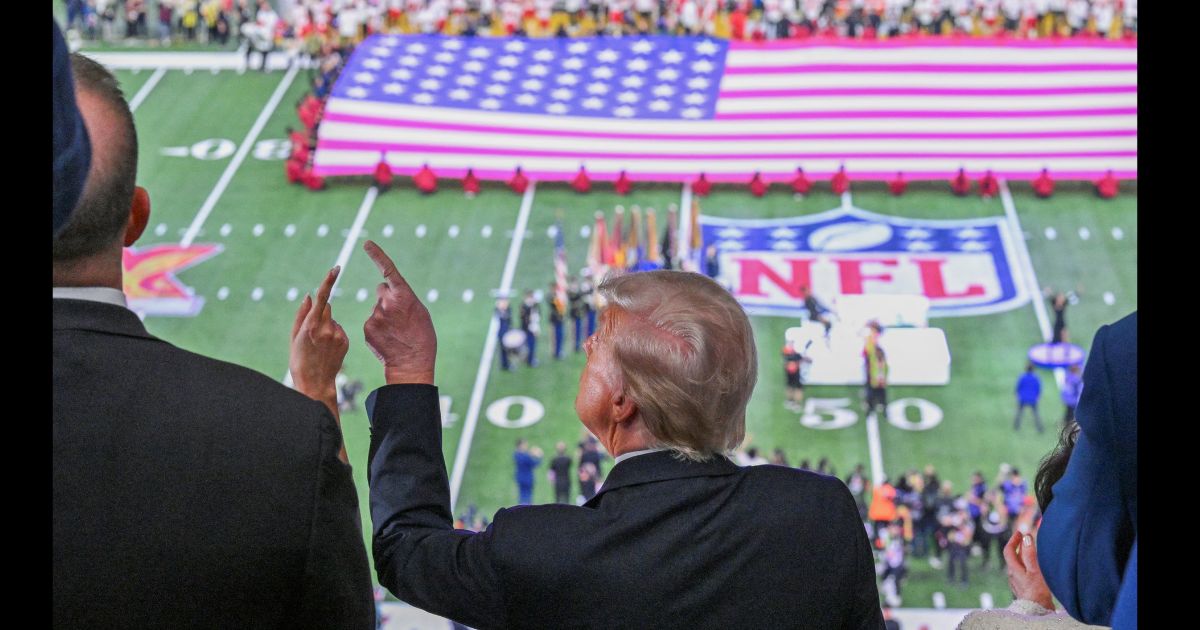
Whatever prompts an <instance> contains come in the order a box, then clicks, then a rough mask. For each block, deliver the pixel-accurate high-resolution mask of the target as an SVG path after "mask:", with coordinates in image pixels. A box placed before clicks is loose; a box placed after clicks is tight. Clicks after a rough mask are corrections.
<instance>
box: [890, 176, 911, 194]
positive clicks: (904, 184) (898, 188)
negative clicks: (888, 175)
mask: <svg viewBox="0 0 1200 630" xmlns="http://www.w3.org/2000/svg"><path fill="white" fill-rule="evenodd" d="M907 189H908V180H906V179H904V173H901V172H899V171H896V177H895V178H893V179H892V180H891V181H889V182H888V190H889V191H890V192H891V193H892V195H894V196H896V197H899V196H900V195H903V194H904V191H905V190H907Z"/></svg>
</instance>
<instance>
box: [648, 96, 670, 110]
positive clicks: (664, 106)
mask: <svg viewBox="0 0 1200 630" xmlns="http://www.w3.org/2000/svg"><path fill="white" fill-rule="evenodd" d="M669 109H671V104H670V103H668V102H667V101H664V100H662V99H661V98H660V99H657V100H654V101H651V102H650V111H653V112H665V111H667V110H669Z"/></svg>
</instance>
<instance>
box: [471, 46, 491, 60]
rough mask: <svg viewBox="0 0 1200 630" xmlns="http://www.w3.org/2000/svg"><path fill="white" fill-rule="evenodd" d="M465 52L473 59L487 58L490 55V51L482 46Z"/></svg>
mask: <svg viewBox="0 0 1200 630" xmlns="http://www.w3.org/2000/svg"><path fill="white" fill-rule="evenodd" d="M467 54H468V55H470V56H472V57H474V58H475V59H487V58H488V57H491V56H492V51H490V50H488V49H487V48H484V47H483V46H476V47H475V48H472V49H471V50H469V51H467Z"/></svg>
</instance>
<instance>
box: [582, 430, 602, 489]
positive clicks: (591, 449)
mask: <svg viewBox="0 0 1200 630" xmlns="http://www.w3.org/2000/svg"><path fill="white" fill-rule="evenodd" d="M606 459H608V455H605V454H604V453H601V452H600V446H599V442H597V441H596V438H594V437H592V436H590V435H589V436H588V437H587V438H586V439H584V441H583V442H582V443H580V444H579V465H580V467H582V466H583V465H584V464H591V465H592V468H593V469H594V470H595V471H596V472H595V477H597V478H601V477H604V460H606Z"/></svg>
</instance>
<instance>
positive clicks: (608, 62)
mask: <svg viewBox="0 0 1200 630" xmlns="http://www.w3.org/2000/svg"><path fill="white" fill-rule="evenodd" d="M727 51H728V43H727V42H724V41H722V40H716V39H709V38H703V37H671V36H657V35H650V36H645V37H636V38H622V39H608V38H605V39H604V40H602V41H586V40H577V41H571V42H564V41H562V40H558V39H553V38H547V39H508V40H504V39H490V38H481V39H475V40H463V39H458V38H454V37H447V36H442V35H387V36H383V35H372V36H371V37H369V38H368V39H367V40H366V41H365V42H364V45H362V46H359V48H358V50H356V52H355V53H354V54H353V55H352V56H351V58H350V60H349V61H348V62H347V65H346V68H345V70H344V71H343V73H342V77H343V78H342V80H340V81H339V82H338V84H337V85H336V86H335V87H334V95H335V96H341V97H346V98H352V99H356V100H364V101H367V102H376V103H379V104H383V105H415V106H421V107H435V108H436V107H441V108H452V109H465V110H476V111H479V110H485V111H503V112H507V113H516V114H531V115H542V116H545V115H555V116H585V117H599V118H619V119H628V118H646V119H663V120H698V119H704V118H712V117H713V116H714V114H715V112H716V105H717V100H718V94H717V89H718V87H719V84H720V82H721V81H720V77H721V75H722V73H723V72H724V67H725V55H726V52H727ZM962 240H966V239H962Z"/></svg>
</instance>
